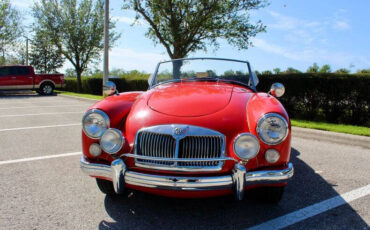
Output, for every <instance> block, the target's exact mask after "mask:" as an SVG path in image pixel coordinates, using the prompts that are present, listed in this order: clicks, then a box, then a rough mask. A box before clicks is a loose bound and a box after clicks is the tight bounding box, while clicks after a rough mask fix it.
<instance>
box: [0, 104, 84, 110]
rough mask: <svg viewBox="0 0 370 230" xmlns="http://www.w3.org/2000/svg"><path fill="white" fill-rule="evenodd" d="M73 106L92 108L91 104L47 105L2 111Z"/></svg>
mask: <svg viewBox="0 0 370 230" xmlns="http://www.w3.org/2000/svg"><path fill="white" fill-rule="evenodd" d="M71 106H91V105H90V104H77V105H70V104H66V105H45V106H23V107H6V108H0V109H28V108H53V107H71Z"/></svg>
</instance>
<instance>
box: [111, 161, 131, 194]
mask: <svg viewBox="0 0 370 230" xmlns="http://www.w3.org/2000/svg"><path fill="white" fill-rule="evenodd" d="M111 170H112V182H113V188H114V191H115V192H116V193H117V194H122V193H123V192H124V191H125V174H126V170H127V168H126V165H125V163H123V160H121V159H117V160H114V161H113V162H112V164H111Z"/></svg>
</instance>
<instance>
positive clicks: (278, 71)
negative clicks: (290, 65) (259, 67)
mask: <svg viewBox="0 0 370 230" xmlns="http://www.w3.org/2000/svg"><path fill="white" fill-rule="evenodd" d="M272 71H274V74H280V73H281V69H280V68H275V69H273V70H272Z"/></svg>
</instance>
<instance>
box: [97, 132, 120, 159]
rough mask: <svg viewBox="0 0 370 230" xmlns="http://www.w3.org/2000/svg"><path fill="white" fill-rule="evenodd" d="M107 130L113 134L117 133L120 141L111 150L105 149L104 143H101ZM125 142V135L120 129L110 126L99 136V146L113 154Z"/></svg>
mask: <svg viewBox="0 0 370 230" xmlns="http://www.w3.org/2000/svg"><path fill="white" fill-rule="evenodd" d="M109 132H113V133H114V134H115V135H117V136H118V139H119V141H120V144H119V145H117V147H115V148H114V149H113V150H108V149H106V148H105V147H104V144H103V142H104V136H105V135H107V134H108V133H109ZM125 142H126V140H125V137H124V136H123V134H122V132H121V130H119V129H113V128H110V129H107V130H105V132H104V133H103V135H102V136H101V138H100V147H101V149H102V150H103V151H104V152H106V153H109V154H115V153H118V152H119V151H120V150H121V149H122V147H123V145H124V144H125Z"/></svg>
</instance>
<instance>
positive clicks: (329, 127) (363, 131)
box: [291, 119, 370, 136]
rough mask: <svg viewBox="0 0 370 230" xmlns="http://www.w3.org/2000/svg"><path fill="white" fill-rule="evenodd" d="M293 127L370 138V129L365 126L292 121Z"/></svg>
mask: <svg viewBox="0 0 370 230" xmlns="http://www.w3.org/2000/svg"><path fill="white" fill-rule="evenodd" d="M291 122H292V125H293V126H297V127H302V128H309V129H320V130H326V131H331V132H337V133H349V134H354V135H361V136H370V128H368V127H364V126H354V125H342V124H332V123H325V122H317V121H303V120H295V119H292V120H291Z"/></svg>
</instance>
